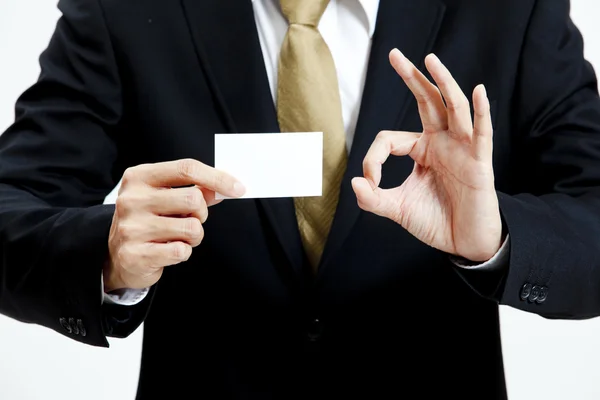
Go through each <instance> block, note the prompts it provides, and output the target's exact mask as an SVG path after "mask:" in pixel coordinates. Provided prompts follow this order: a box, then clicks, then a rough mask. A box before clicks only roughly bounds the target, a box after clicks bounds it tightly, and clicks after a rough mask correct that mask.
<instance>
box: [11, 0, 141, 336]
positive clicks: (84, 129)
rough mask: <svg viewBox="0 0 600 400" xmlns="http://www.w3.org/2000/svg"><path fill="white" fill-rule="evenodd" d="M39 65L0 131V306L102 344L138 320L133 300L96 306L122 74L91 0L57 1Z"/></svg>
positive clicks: (114, 174) (116, 171)
mask: <svg viewBox="0 0 600 400" xmlns="http://www.w3.org/2000/svg"><path fill="white" fill-rule="evenodd" d="M59 9H60V11H61V13H62V16H61V18H60V19H59V21H58V23H57V26H56V29H55V32H54V34H53V36H52V38H51V40H50V43H49V45H48V47H47V49H46V50H45V51H44V52H43V53H42V55H41V56H40V67H41V73H40V76H39V78H38V80H37V81H36V83H34V84H33V85H32V86H31V87H30V88H29V89H28V90H26V91H25V92H24V93H23V94H22V95H21V96H20V98H19V99H18V100H17V103H16V107H15V121H14V123H13V124H12V125H11V126H10V127H9V128H8V129H7V131H6V132H4V133H3V134H2V135H0V312H1V313H2V314H4V315H7V316H9V317H11V318H13V319H16V320H19V321H22V322H24V323H32V324H38V325H41V326H44V327H47V328H49V329H53V330H55V331H57V332H59V333H60V334H63V335H66V336H68V337H70V338H72V339H74V340H77V341H80V342H82V343H85V344H89V345H94V346H102V347H107V346H108V342H107V339H106V338H107V336H114V337H126V336H128V335H129V334H131V333H132V332H133V331H134V330H135V329H137V327H138V326H139V325H140V324H141V322H142V321H143V319H144V318H145V315H146V313H147V310H148V307H149V303H150V301H151V298H152V295H151V294H149V295H148V296H147V298H146V299H145V300H144V301H143V302H142V303H141V304H140V305H137V306H135V307H119V306H117V305H113V304H106V305H102V290H101V274H102V266H103V264H104V262H105V261H106V259H107V257H108V232H109V228H110V225H111V221H112V215H113V211H114V206H113V205H104V204H103V202H104V199H105V197H106V196H107V195H108V193H110V191H111V190H112V189H113V188H114V187H115V186H116V184H117V183H118V180H119V178H120V176H121V175H122V172H123V170H124V167H123V166H122V165H120V163H119V157H118V152H117V143H118V139H119V135H123V133H122V132H120V130H119V122H120V121H121V119H122V113H123V105H122V100H121V82H120V79H119V74H118V69H117V65H116V62H115V59H114V55H113V54H114V53H113V50H112V46H111V40H110V36H109V32H108V31H107V28H106V26H105V24H104V21H103V14H102V10H101V8H100V4H99V3H98V2H97V0H61V1H60V2H59Z"/></svg>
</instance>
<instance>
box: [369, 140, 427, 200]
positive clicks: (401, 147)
mask: <svg viewBox="0 0 600 400" xmlns="http://www.w3.org/2000/svg"><path fill="white" fill-rule="evenodd" d="M420 137H421V134H420V133H415V132H395V131H381V132H379V134H378V135H377V137H376V138H375V140H374V141H373V144H371V147H370V148H369V151H367V154H366V156H365V158H364V160H363V174H364V176H365V178H366V179H367V180H368V181H369V183H370V184H371V186H373V187H374V188H375V187H378V186H379V183H380V182H381V168H382V165H383V164H384V163H385V162H386V160H387V159H388V157H389V156H390V155H393V156H405V155H408V154H410V152H411V151H412V149H413V147H414V145H415V143H416V142H417V141H418V140H419V138H420Z"/></svg>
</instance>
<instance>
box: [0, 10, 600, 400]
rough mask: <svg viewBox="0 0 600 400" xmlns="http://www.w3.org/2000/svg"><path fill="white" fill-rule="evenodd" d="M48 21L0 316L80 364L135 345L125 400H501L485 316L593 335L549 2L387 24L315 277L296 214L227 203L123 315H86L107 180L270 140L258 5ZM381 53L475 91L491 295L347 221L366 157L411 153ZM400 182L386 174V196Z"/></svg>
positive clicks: (579, 85) (570, 54)
mask: <svg viewBox="0 0 600 400" xmlns="http://www.w3.org/2000/svg"><path fill="white" fill-rule="evenodd" d="M59 7H60V9H61V11H62V13H63V16H62V18H61V19H60V21H59V22H58V25H57V28H56V32H55V34H54V35H53V37H52V39H51V42H50V43H49V46H48V48H47V50H46V51H45V52H44V53H43V55H42V56H41V59H40V61H41V67H42V72H41V75H40V77H39V80H38V81H37V82H36V83H35V84H34V85H32V86H31V88H30V89H28V90H27V91H26V92H24V93H23V95H22V96H21V97H20V99H19V100H18V103H17V105H16V121H15V123H14V125H12V126H11V127H10V128H9V129H8V130H7V131H6V132H5V133H4V134H3V135H2V136H0V245H1V247H0V250H1V253H0V279H1V280H0V310H1V312H2V313H4V314H6V315H8V316H10V317H13V318H15V319H17V320H20V321H23V322H27V323H34V324H39V325H43V326H46V327H48V328H50V329H54V330H56V331H57V332H59V333H61V334H63V335H67V336H69V337H71V338H73V339H74V340H78V341H80V342H82V343H86V344H89V345H94V346H107V345H108V343H107V341H106V337H107V336H109V337H126V336H128V335H129V334H130V333H131V332H133V331H134V330H135V329H136V328H137V327H138V326H139V325H140V323H141V322H142V321H145V325H144V326H145V330H144V346H143V358H142V367H141V375H140V381H139V395H138V398H139V399H159V398H160V399H162V398H184V396H186V394H187V396H190V395H191V396H193V397H198V398H236V399H250V398H252V399H255V398H256V399H267V398H276V399H292V398H307V399H308V398H310V399H315V398H321V397H326V398H346V397H347V396H348V395H351V394H356V395H357V396H361V397H362V398H401V397H402V398H434V397H435V396H436V395H443V396H452V397H454V396H457V397H458V398H461V399H478V400H481V399H504V398H505V396H506V392H505V382H504V374H503V362H502V354H501V343H500V333H499V323H498V304H505V305H509V306H512V307H516V308H519V309H521V310H525V311H527V312H532V313H537V314H539V315H541V316H543V317H547V318H564V319H567V318H571V319H582V318H591V317H595V316H597V315H599V314H600V285H599V284H598V282H600V261H599V260H600V244H599V243H600V242H599V239H600V220H599V215H600V196H599V190H598V188H599V184H600V100H599V97H598V93H597V82H596V77H595V75H594V72H593V70H592V68H591V66H590V65H589V64H588V63H587V62H586V61H585V60H584V58H583V55H582V48H583V43H582V38H581V36H580V33H579V32H578V30H577V29H576V27H575V26H574V25H573V23H572V22H571V20H570V19H569V2H568V1H567V0H488V1H480V0H420V1H411V0H382V1H381V6H380V9H379V15H378V17H377V26H376V30H375V34H374V38H373V47H372V53H371V56H370V61H369V65H368V77H367V81H366V87H365V90H364V98H363V102H362V108H361V110H360V118H359V121H358V127H357V131H356V136H355V140H354V144H353V147H352V150H351V154H350V159H349V166H348V171H347V173H346V176H345V178H344V183H343V188H342V194H341V199H340V204H339V208H338V210H337V215H336V218H335V222H334V226H333V229H332V232H331V235H330V238H329V240H328V242H327V246H326V249H325V254H324V257H323V261H322V264H321V265H320V268H319V272H318V275H317V276H316V277H314V278H313V277H312V276H311V274H310V273H309V272H307V271H309V268H307V265H306V258H305V256H304V254H303V250H302V245H301V241H300V237H299V234H298V231H297V226H296V222H295V218H294V212H293V202H292V200H291V199H264V200H238V201H226V202H224V203H222V204H220V205H218V206H216V207H214V208H212V209H211V215H210V217H209V219H208V221H207V223H206V226H205V229H206V238H205V240H204V242H203V243H202V244H201V245H200V246H199V247H198V248H197V249H195V251H194V253H193V256H192V257H191V259H190V260H189V261H188V262H186V263H185V264H183V265H180V266H177V267H171V268H168V269H166V271H165V273H164V276H163V278H162V279H161V281H160V282H159V283H158V284H157V285H155V286H154V287H153V288H152V291H151V293H150V295H149V296H148V297H147V298H146V300H144V301H143V302H142V303H141V304H140V305H138V306H135V307H119V306H109V305H101V299H100V297H101V296H100V293H101V292H100V276H101V270H102V265H103V263H104V261H105V260H106V257H107V237H108V230H109V227H110V224H111V217H112V213H113V206H112V205H102V202H103V200H104V198H105V196H106V195H107V194H108V193H109V192H110V191H111V190H112V189H113V187H114V186H115V185H116V184H117V183H118V181H119V179H120V177H121V176H122V174H123V172H124V170H125V169H126V168H127V167H130V166H134V165H137V164H140V163H154V162H160V161H166V160H174V159H180V158H185V157H192V158H195V159H198V160H200V161H202V162H204V163H206V164H209V165H212V163H213V151H214V150H213V146H214V143H213V140H214V139H213V138H214V136H213V135H214V134H215V133H217V132H274V131H278V125H277V119H276V113H275V109H274V105H273V101H272V98H271V94H270V91H269V88H268V82H267V76H266V73H265V68H264V63H263V59H262V55H261V49H260V45H259V41H258V39H257V32H256V27H255V25H254V18H253V15H252V5H251V2H250V0H229V1H223V0H180V1H173V0H145V1H142V0H130V1H120V0H61V1H60V2H59ZM393 47H398V48H399V49H401V50H402V51H403V52H404V53H405V54H406V55H407V56H408V57H409V58H410V59H411V60H413V61H414V62H415V63H416V64H417V65H418V66H419V67H420V68H423V59H424V57H425V56H426V55H427V54H428V53H429V52H435V53H436V54H437V55H439V57H440V58H441V59H442V61H444V62H445V64H446V65H447V66H448V67H449V69H450V71H452V73H453V74H454V76H455V77H456V79H457V81H458V82H459V84H460V86H461V87H462V88H463V90H464V91H465V93H466V94H467V95H470V93H471V92H472V90H473V88H474V87H475V86H476V85H477V84H479V83H484V84H485V85H486V87H487V90H488V93H489V96H490V98H491V100H492V114H493V122H494V127H495V134H494V167H495V174H496V185H497V190H498V196H499V198H500V207H501V212H502V216H503V219H504V222H505V224H506V228H507V230H508V232H509V234H510V237H511V244H510V261H509V263H508V265H507V267H506V268H505V269H503V270H502V271H501V272H500V273H489V272H481V271H463V270H460V269H458V268H456V267H455V266H454V265H453V264H452V263H451V262H450V261H449V258H448V256H447V255H446V254H443V253H440V252H438V251H436V250H433V249H431V248H429V247H428V246H426V245H424V244H422V243H421V242H419V241H418V240H417V239H415V238H413V237H412V236H411V235H410V234H408V233H407V232H406V231H404V230H403V229H402V228H401V227H400V226H399V225H396V224H395V223H393V222H391V221H389V220H386V219H383V218H380V217H377V216H375V215H372V214H369V213H365V212H362V211H361V210H359V208H358V206H357V204H356V198H355V196H354V194H353V192H352V189H351V186H350V180H351V178H352V177H354V176H359V175H361V162H362V159H363V157H364V155H365V154H366V151H367V149H368V148H369V146H370V144H371V142H372V141H373V139H374V137H375V135H376V134H377V133H378V132H379V131H380V130H382V129H397V130H408V131H419V130H420V129H421V125H420V120H419V115H418V113H417V107H416V103H415V100H414V98H413V96H412V95H411V93H410V92H409V91H408V89H407V88H406V86H405V85H404V84H403V83H402V81H401V80H400V78H399V77H398V76H397V75H396V74H395V73H394V71H393V69H392V68H391V67H390V65H389V63H388V52H389V51H390V49H392V48H393ZM412 167H413V164H412V161H411V160H410V159H409V158H407V157H404V158H402V157H393V158H391V159H390V160H389V161H388V162H387V163H386V164H385V166H384V173H383V181H382V185H383V186H384V187H392V186H397V185H400V184H401V183H402V182H403V180H404V179H405V178H406V177H407V176H408V175H409V174H410V173H411V170H412ZM531 363H532V368H535V360H531ZM75 367H76V366H74V368H75ZM103 384H106V385H110V382H103ZM116 396H117V397H116V398H118V394H116ZM435 398H438V397H435Z"/></svg>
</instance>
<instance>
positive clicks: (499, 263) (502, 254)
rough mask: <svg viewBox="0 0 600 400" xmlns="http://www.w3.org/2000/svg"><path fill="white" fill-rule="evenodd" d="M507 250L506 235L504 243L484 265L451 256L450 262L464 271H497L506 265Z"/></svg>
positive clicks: (507, 239)
mask: <svg viewBox="0 0 600 400" xmlns="http://www.w3.org/2000/svg"><path fill="white" fill-rule="evenodd" d="M509 250H510V235H506V238H505V239H504V243H502V246H501V247H500V249H499V250H498V252H497V253H496V254H494V257H492V258H490V259H489V260H488V261H486V262H484V263H479V264H478V263H473V262H472V261H469V260H466V259H464V258H461V257H454V256H451V257H450V260H451V261H452V262H453V263H454V265H456V266H458V267H461V268H465V269H477V270H481V271H497V270H499V269H502V268H504V267H506V266H507V265H508V259H509Z"/></svg>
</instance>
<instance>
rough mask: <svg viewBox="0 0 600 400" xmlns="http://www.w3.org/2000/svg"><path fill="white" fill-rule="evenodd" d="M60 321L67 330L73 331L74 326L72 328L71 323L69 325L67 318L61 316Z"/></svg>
mask: <svg viewBox="0 0 600 400" xmlns="http://www.w3.org/2000/svg"><path fill="white" fill-rule="evenodd" d="M58 322H60V325H61V326H62V327H63V328H64V330H65V331H67V332H68V333H73V328H71V325H69V323H68V322H67V319H66V318H62V317H61V318H60V319H59V320H58Z"/></svg>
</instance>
